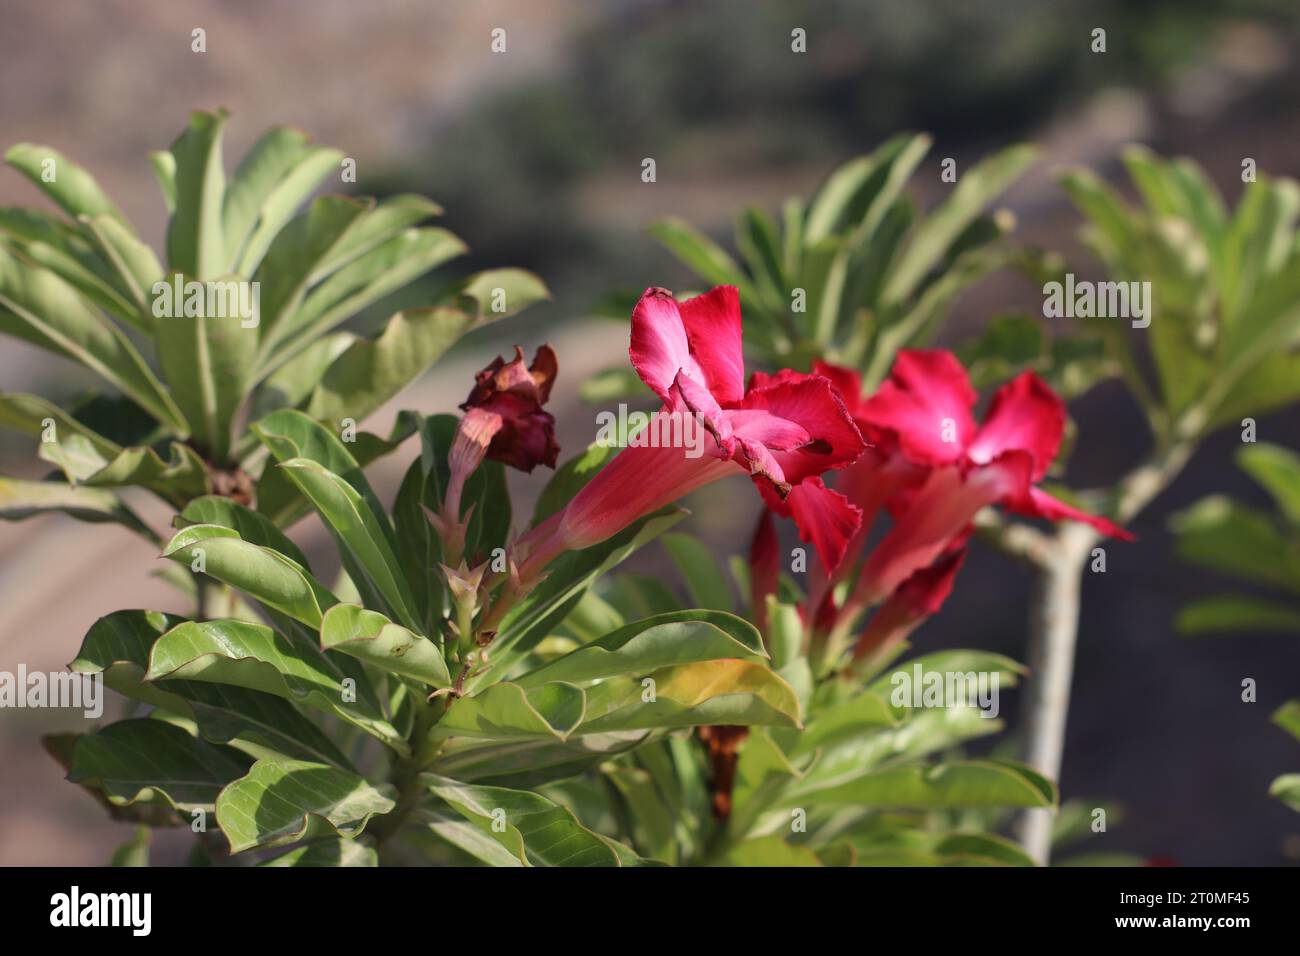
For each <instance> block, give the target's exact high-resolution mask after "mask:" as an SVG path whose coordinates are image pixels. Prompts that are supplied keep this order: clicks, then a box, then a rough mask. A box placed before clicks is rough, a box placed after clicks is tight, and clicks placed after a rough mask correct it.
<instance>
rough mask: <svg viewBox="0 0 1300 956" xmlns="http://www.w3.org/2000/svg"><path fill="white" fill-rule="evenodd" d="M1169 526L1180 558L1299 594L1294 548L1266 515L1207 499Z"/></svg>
mask: <svg viewBox="0 0 1300 956" xmlns="http://www.w3.org/2000/svg"><path fill="white" fill-rule="evenodd" d="M1169 523H1170V527H1171V528H1172V529H1173V531H1174V532H1175V533H1176V534H1177V536H1178V542H1177V546H1176V549H1177V553H1178V556H1179V557H1180V558H1181V559H1182V560H1184V561H1187V562H1189V563H1191V564H1195V565H1199V566H1201V567H1206V568H1211V569H1213V570H1215V571H1221V572H1223V573H1225V574H1231V575H1234V576H1236V577H1239V578H1243V579H1245V580H1248V581H1251V582H1252V583H1255V584H1273V585H1276V586H1278V587H1282V588H1287V589H1288V590H1290V591H1293V592H1300V550H1297V548H1296V546H1295V545H1294V544H1293V543H1292V542H1290V541H1288V540H1287V539H1286V538H1285V537H1284V536H1283V535H1282V533H1281V531H1280V530H1279V528H1278V524H1277V520H1276V518H1274V517H1273V516H1272V515H1269V514H1265V513H1263V512H1259V511H1256V510H1254V509H1252V508H1247V507H1246V506H1245V505H1242V504H1239V503H1237V502H1235V501H1232V500H1231V499H1229V498H1225V497H1222V496H1220V495H1213V496H1211V497H1208V498H1203V499H1201V500H1200V501H1199V502H1197V503H1196V504H1194V505H1193V506H1192V507H1190V508H1188V509H1187V510H1185V511H1182V512H1180V513H1178V514H1176V515H1174V516H1173V517H1172V518H1171V519H1170V522H1169Z"/></svg>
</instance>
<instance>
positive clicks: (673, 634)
mask: <svg viewBox="0 0 1300 956" xmlns="http://www.w3.org/2000/svg"><path fill="white" fill-rule="evenodd" d="M765 656H766V653H765V652H764V650H763V642H762V638H761V637H760V636H759V633H758V631H757V629H756V628H755V627H754V626H753V625H752V624H750V623H749V622H748V621H745V620H742V619H741V618H738V617H735V616H734V615H731V614H726V613H723V612H720V611H706V610H688V611H674V612H672V613H668V614H661V615H658V616H656V617H651V618H646V619H645V620H641V621H635V622H633V623H631V624H627V625H625V626H623V627H620V628H618V629H617V630H614V631H611V632H610V633H608V634H606V635H605V636H603V637H600V638H597V639H596V640H594V641H591V642H590V643H588V644H585V645H583V646H582V647H579V648H578V649H577V650H574V651H571V652H570V653H568V654H565V655H564V656H563V657H560V658H558V659H556V660H553V661H551V662H550V663H548V664H543V665H542V666H541V667H539V668H537V669H536V670H532V671H529V672H528V673H526V674H524V675H522V676H520V677H518V678H516V683H518V684H519V685H521V686H523V687H536V686H538V685H539V684H544V683H546V682H548V681H568V682H570V683H583V682H586V681H594V680H600V679H602V678H606V677H616V676H621V675H634V676H644V675H647V674H649V673H651V672H653V671H657V670H659V669H661V668H664V667H670V666H673V665H676V664H689V663H695V662H699V661H711V660H718V659H722V658H751V657H765Z"/></svg>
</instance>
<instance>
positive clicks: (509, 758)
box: [429, 730, 647, 790]
mask: <svg viewBox="0 0 1300 956" xmlns="http://www.w3.org/2000/svg"><path fill="white" fill-rule="evenodd" d="M646 737H647V734H646V733H645V732H644V731H639V730H638V731H626V732H623V733H615V734H584V735H582V736H571V737H568V738H566V739H564V740H560V739H558V738H556V737H554V736H545V735H540V736H536V737H531V738H527V739H525V738H512V739H505V738H498V739H487V738H482V737H452V738H450V739H449V740H447V741H446V743H445V745H444V746H443V747H442V749H440V750H439V751H438V756H437V759H435V760H434V762H433V763H432V764H431V765H430V767H429V769H430V770H432V771H433V772H435V773H439V774H442V775H444V776H449V777H455V778H456V779H457V780H465V781H472V782H475V783H484V784H493V785H495V786H502V787H516V788H519V789H523V790H530V789H535V788H537V787H539V786H541V785H543V784H545V783H549V782H552V781H555V780H564V779H566V778H572V777H574V776H576V775H578V774H581V773H584V772H585V771H587V770H590V769H592V768H593V767H595V766H596V765H598V764H601V763H604V762H606V761H608V760H612V759H613V758H615V757H617V756H618V755H619V754H623V753H627V752H628V751H631V750H633V749H634V748H637V747H639V746H640V745H641V744H643V743H644V742H645V740H646Z"/></svg>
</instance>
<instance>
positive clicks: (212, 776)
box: [68, 720, 248, 811]
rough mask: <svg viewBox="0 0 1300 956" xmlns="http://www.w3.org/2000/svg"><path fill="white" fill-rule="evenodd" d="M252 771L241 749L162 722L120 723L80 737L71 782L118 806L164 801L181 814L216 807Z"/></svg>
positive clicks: (69, 777) (122, 721)
mask: <svg viewBox="0 0 1300 956" xmlns="http://www.w3.org/2000/svg"><path fill="white" fill-rule="evenodd" d="M247 768H248V761H247V759H246V758H245V757H244V756H243V755H242V754H240V753H238V752H237V751H234V750H231V749H229V748H227V747H218V746H214V745H213V744H209V743H205V742H204V741H202V740H197V739H196V738H194V737H192V736H190V735H189V734H187V733H186V732H185V731H184V730H182V729H181V728H180V727H176V726H173V725H172V724H169V723H166V722H164V721H161V720H119V721H118V722H117V723H115V724H109V725H108V726H107V727H104V728H102V729H101V730H99V731H97V732H96V733H93V734H82V735H81V736H80V737H78V738H77V746H76V750H75V751H74V752H73V757H72V769H71V771H70V772H69V774H68V779H69V780H71V781H72V782H73V783H79V784H82V785H83V786H87V787H94V788H95V789H97V790H100V791H102V792H103V793H104V795H105V796H106V797H108V799H109V801H110V802H111V803H113V804H115V805H117V806H128V805H130V804H133V803H136V802H138V801H142V800H143V801H146V802H156V801H158V800H162V801H164V802H165V803H166V804H167V805H168V806H171V807H173V808H175V809H178V810H185V811H189V810H194V809H199V808H209V809H210V808H211V807H212V806H213V805H214V804H215V803H216V801H217V794H218V793H219V792H220V791H221V788H222V787H224V786H225V785H226V784H227V783H229V782H230V781H231V780H234V779H235V778H236V777H239V776H240V775H242V774H243V773H244V771H245V770H246V769H247Z"/></svg>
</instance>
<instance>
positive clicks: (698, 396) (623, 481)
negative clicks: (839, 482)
mask: <svg viewBox="0 0 1300 956" xmlns="http://www.w3.org/2000/svg"><path fill="white" fill-rule="evenodd" d="M629 354H630V356H631V359H632V366H633V368H635V369H636V372H637V374H638V375H639V376H640V377H641V380H642V381H644V382H645V383H646V385H648V386H649V387H650V389H651V390H652V391H654V392H655V394H656V395H658V396H659V397H660V398H661V399H662V400H663V403H664V404H663V407H662V409H660V411H659V412H658V413H656V419H658V418H660V417H662V416H682V415H687V416H690V419H691V420H692V421H693V422H698V423H699V424H700V425H702V427H703V428H704V429H705V430H706V431H707V433H708V435H709V436H710V440H709V441H707V442H705V448H704V450H703V454H700V455H698V456H697V457H692V456H691V454H690V453H689V452H690V451H691V449H689V448H685V447H664V446H663V445H662V443H660V444H659V445H658V447H656V446H654V445H638V446H630V447H628V448H625V449H623V450H622V451H621V452H619V454H618V455H617V456H615V458H614V460H613V461H611V462H610V463H609V464H608V465H606V466H605V468H604V469H602V470H601V471H600V472H599V473H598V474H597V475H596V477H595V478H593V479H592V480H591V481H590V482H589V483H588V484H587V485H586V487H584V488H583V489H582V490H581V491H580V492H578V494H577V495H576V496H575V497H574V499H573V500H572V501H571V502H570V503H569V505H568V506H567V507H565V508H564V509H563V510H562V511H560V512H559V513H557V514H555V515H553V516H552V517H551V518H549V519H548V520H547V521H545V522H543V523H542V524H541V525H539V526H538V527H536V528H534V529H533V530H532V531H530V532H529V533H528V534H527V535H525V536H524V537H523V538H522V539H520V542H519V550H520V553H521V554H522V555H523V559H524V563H523V564H521V565H520V572H521V574H522V575H523V576H524V577H528V576H529V575H531V574H534V573H536V572H538V571H540V569H541V568H542V567H544V566H545V565H546V564H547V563H548V562H549V561H550V560H551V559H552V558H554V557H555V556H556V555H558V554H560V553H562V552H564V551H571V550H580V549H582V548H588V547H591V546H592V545H594V544H597V543H599V542H601V541H604V540H605V539H606V538H609V537H611V536H613V535H615V534H617V533H618V532H619V531H621V530H623V529H624V528H626V527H627V526H628V525H630V524H631V523H632V522H634V521H636V520H637V519H638V518H640V517H642V516H643V515H646V514H650V513H651V512H654V511H656V510H658V509H659V508H662V507H663V506H665V505H667V504H670V503H671V502H673V501H676V500H677V499H678V498H681V497H683V496H684V495H686V494H688V493H690V492H691V491H694V490H696V489H698V488H701V487H703V486H704V485H707V484H709V483H711V482H714V481H717V480H718V479H720V478H724V477H726V476H728V475H733V474H736V473H737V471H743V472H744V473H746V474H749V475H750V476H751V477H752V478H753V479H754V481H755V483H756V484H758V485H759V486H760V488H763V489H765V490H766V491H768V492H770V493H771V495H773V496H774V497H775V500H776V501H778V502H788V501H789V500H790V499H791V498H794V499H795V502H797V505H796V504H791V505H790V507H791V510H792V511H793V512H794V517H795V520H796V521H797V522H799V524H800V531H801V533H802V534H804V535H805V536H806V537H805V540H812V541H813V542H814V543H815V544H816V546H817V547H818V549H819V553H822V554H823V560H825V561H827V562H828V563H834V561H835V560H837V556H836V554H835V551H836V549H837V548H838V549H839V550H841V551H842V548H843V545H844V544H845V543H847V540H848V537H849V536H851V535H852V533H853V531H854V530H856V527H857V509H856V508H854V507H853V506H852V505H850V504H849V503H848V502H847V501H846V500H845V499H844V497H843V495H840V494H839V493H837V492H834V491H831V490H829V489H827V488H826V487H825V486H824V485H823V484H822V483H821V482H820V481H819V480H817V478H818V476H819V475H821V474H822V473H823V472H825V471H827V470H828V469H831V468H838V467H841V466H843V465H845V464H848V463H849V462H851V461H853V460H854V459H855V458H857V457H858V455H859V454H861V453H862V450H863V448H864V447H865V444H864V442H863V440H862V435H861V434H860V433H859V432H858V429H857V426H855V425H854V424H853V421H852V419H851V418H850V417H849V415H848V413H847V411H845V408H844V403H843V401H841V400H840V397H839V395H838V393H837V392H836V390H835V388H834V387H833V386H832V385H831V383H830V382H829V381H828V380H826V379H824V378H821V377H819V376H809V375H805V376H798V375H793V374H791V375H790V376H789V377H788V378H785V379H783V380H781V381H775V382H772V383H770V384H757V383H751V384H750V387H748V388H746V386H745V377H744V375H745V372H744V357H743V352H742V346H741V318H740V299H739V297H738V295H737V293H736V290H735V288H734V287H732V286H718V287H717V288H715V289H712V290H710V291H709V292H707V293H705V294H704V295H700V296H697V297H695V298H693V299H688V300H686V301H685V302H680V303H679V302H677V301H676V300H675V299H674V298H673V296H672V293H670V292H668V291H667V290H666V289H656V288H652V289H647V290H646V292H645V294H644V295H642V296H641V299H640V301H639V302H638V303H637V305H636V308H635V309H634V310H633V312H632V338H631V347H630V348H629ZM658 424H659V422H658V421H657V420H656V421H652V423H651V428H654V429H655V430H656V431H655V433H656V434H664V433H665V432H666V431H667V429H658V428H657V426H658ZM850 519H851V520H850ZM850 525H851V526H850Z"/></svg>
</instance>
